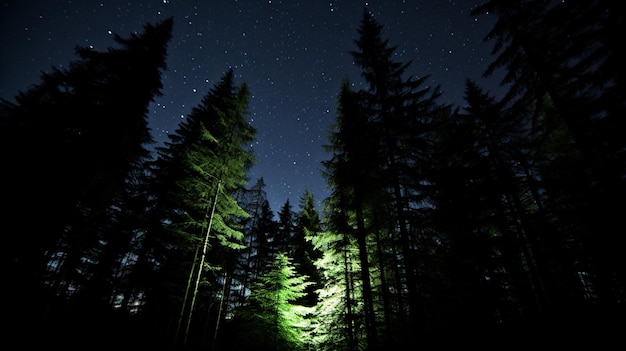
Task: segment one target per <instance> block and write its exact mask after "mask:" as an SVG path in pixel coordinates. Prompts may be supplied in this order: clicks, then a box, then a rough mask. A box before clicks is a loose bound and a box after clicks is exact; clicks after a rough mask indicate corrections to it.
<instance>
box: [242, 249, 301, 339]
mask: <svg viewBox="0 0 626 351" xmlns="http://www.w3.org/2000/svg"><path fill="white" fill-rule="evenodd" d="M307 279H308V277H306V276H301V275H297V274H296V271H295V268H294V267H293V264H292V263H291V259H290V258H289V257H288V256H286V255H285V254H284V253H278V255H276V257H275V259H274V262H273V263H272V264H271V266H270V267H268V269H267V272H266V273H265V274H263V275H261V276H259V277H258V279H257V281H255V282H254V283H253V284H252V286H251V293H250V296H249V299H248V301H249V305H248V306H245V307H243V308H241V309H240V310H239V312H238V313H240V315H241V318H243V319H244V320H245V321H246V323H245V327H246V328H247V329H246V331H245V334H244V335H242V337H243V338H244V339H245V340H247V341H248V342H249V343H250V344H249V345H248V347H251V348H254V349H258V350H305V349H306V346H307V343H308V341H307V337H306V332H307V329H308V322H307V319H306V318H307V316H308V314H310V313H311V311H312V310H311V308H309V307H305V306H301V305H296V304H294V302H295V301H296V300H298V299H299V298H301V297H303V296H304V295H305V294H306V293H305V289H306V287H307V286H308V285H310V284H311V282H308V281H307Z"/></svg>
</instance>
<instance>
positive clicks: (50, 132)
mask: <svg viewBox="0 0 626 351" xmlns="http://www.w3.org/2000/svg"><path fill="white" fill-rule="evenodd" d="M487 13H488V14H489V15H491V16H495V17H496V21H495V24H494V27H493V28H492V30H491V32H489V33H487V34H486V36H485V38H486V40H489V41H490V42H492V43H493V50H492V58H491V64H490V65H489V66H488V69H487V70H486V72H485V75H486V76H489V75H491V74H493V73H494V72H496V71H501V72H504V75H503V79H502V87H503V89H504V90H505V93H504V94H503V95H502V96H493V95H490V94H489V93H488V92H487V91H486V90H485V89H484V88H483V87H481V86H480V85H479V84H478V83H477V82H475V81H472V80H470V79H467V81H466V84H465V87H466V88H465V101H464V103H463V107H460V106H455V105H452V104H444V103H441V102H440V97H441V94H442V92H441V87H440V86H439V85H437V84H436V82H432V81H430V77H429V76H427V75H426V76H422V77H420V78H416V77H413V76H409V75H408V74H407V70H408V68H409V67H410V65H411V62H402V61H397V57H396V56H395V55H394V53H395V52H396V50H397V47H395V46H393V37H388V33H386V32H385V31H384V26H383V23H379V22H378V21H377V20H376V19H375V18H374V17H373V16H372V14H371V13H370V12H369V11H368V9H367V8H366V7H365V8H364V9H363V13H362V17H361V21H360V23H358V28H357V30H356V32H355V33H354V36H355V41H354V47H353V48H351V49H350V50H349V52H348V53H349V54H350V55H351V56H352V58H353V61H354V64H355V65H356V66H357V67H358V69H359V71H360V73H361V77H360V79H362V80H363V82H364V83H365V84H362V85H358V87H360V88H355V85H353V84H351V82H350V81H349V80H347V79H346V80H344V81H343V82H342V83H341V84H340V85H339V86H337V92H338V93H337V101H336V107H337V108H336V119H335V123H334V124H333V125H332V126H331V128H330V130H329V133H328V142H327V144H326V145H325V150H326V152H327V153H328V155H329V158H328V160H327V161H324V162H323V163H322V165H321V166H322V168H323V174H322V175H321V176H323V177H324V179H325V181H326V182H327V184H328V187H329V189H330V195H329V196H328V198H325V199H322V202H323V209H322V211H319V210H318V208H317V207H316V201H315V200H316V199H315V198H314V194H312V193H311V192H310V191H309V189H302V190H301V191H302V195H301V197H300V198H299V199H298V200H299V201H298V202H297V203H296V204H292V203H291V202H290V201H289V200H288V199H287V200H286V201H285V203H284V205H283V206H282V207H281V208H279V209H278V211H277V213H276V215H275V213H274V212H273V211H274V209H272V208H270V205H269V203H268V201H267V193H266V189H265V183H264V181H263V178H259V179H249V177H248V172H249V170H250V168H251V166H252V165H253V164H254V163H255V162H256V158H255V155H254V149H253V148H252V146H251V145H252V143H251V141H252V140H254V138H255V135H256V133H257V130H256V129H255V128H254V127H252V126H251V124H250V123H249V122H248V120H247V115H248V113H249V111H248V106H249V102H250V91H249V86H248V83H247V82H245V81H241V82H239V81H237V80H236V75H235V74H234V70H233V69H229V70H227V71H225V72H224V73H223V75H222V76H221V77H219V81H218V82H217V83H216V84H215V85H214V86H213V87H211V89H209V91H207V92H206V93H205V95H204V96H203V97H202V99H201V101H199V102H198V104H197V105H196V106H195V107H194V108H193V109H192V111H191V112H190V113H189V115H188V116H186V118H185V119H184V120H183V121H182V122H181V123H180V124H179V125H178V128H177V129H176V131H175V132H173V133H171V134H170V135H169V139H168V141H166V142H165V143H164V144H163V145H159V146H158V147H156V148H154V149H151V148H150V147H151V146H152V145H153V142H154V141H153V139H152V137H151V135H150V130H149V128H148V118H149V114H148V106H149V104H150V103H151V102H153V101H154V100H155V98H156V97H159V96H161V94H162V92H161V89H162V87H163V86H162V75H163V72H165V71H166V70H167V65H166V62H167V53H168V43H169V42H170V40H171V39H172V29H173V26H174V18H168V19H166V20H164V21H161V22H158V23H154V24H150V23H149V24H146V25H145V26H144V27H143V31H142V32H140V33H133V34H130V35H129V36H127V37H124V36H121V35H115V36H114V41H115V44H116V45H117V47H115V48H109V49H108V50H106V51H96V50H94V49H91V48H85V47H78V48H77V49H76V60H75V61H73V62H72V63H71V64H70V65H69V66H67V67H66V68H53V69H51V70H49V71H48V72H46V73H43V74H42V76H41V80H40V82H38V83H36V84H34V85H32V86H31V87H30V88H28V89H27V90H25V91H21V92H18V93H17V94H16V97H15V101H14V102H11V101H8V100H2V101H0V126H1V128H2V134H3V138H2V143H3V144H2V148H1V150H2V162H3V174H4V179H5V181H4V189H5V190H4V192H3V196H2V200H1V201H2V205H3V206H2V209H3V210H2V215H3V217H4V220H3V223H4V224H5V226H6V227H7V229H6V230H5V235H4V240H5V247H6V248H7V250H5V251H6V252H5V257H6V260H5V261H4V264H3V265H2V267H3V269H4V277H5V279H6V282H7V283H6V284H5V287H6V289H5V292H6V294H5V296H6V297H5V299H6V301H7V302H8V304H7V305H8V306H9V307H8V308H7V309H8V310H9V313H8V314H7V315H6V316H7V317H6V318H7V321H8V327H6V328H7V329H6V330H7V331H8V333H7V334H8V335H9V336H10V340H12V342H15V343H18V344H19V345H22V346H24V347H27V346H36V343H38V342H40V340H45V341H46V342H45V343H46V344H47V345H53V346H58V347H63V348H65V349H79V348H80V349H84V348H85V347H91V346H94V345H98V346H100V347H121V346H122V345H123V346H124V347H127V348H132V347H138V348H139V347H140V348H142V349H144V348H152V349H159V350H161V349H162V350H195V349H198V350H199V349H211V350H248V349H251V348H254V349H255V350H329V351H330V350H350V351H352V350H354V351H356V350H383V349H393V348H400V347H401V346H403V345H407V344H409V345H413V347H415V348H418V347H422V346H424V347H427V346H428V345H432V344H433V343H436V344H438V345H443V346H445V345H447V344H450V345H454V344H455V343H456V342H458V340H460V339H462V340H464V341H465V342H466V343H467V344H468V345H469V344H473V345H482V344H484V343H485V342H486V341H491V342H494V343H495V342H496V341H497V343H499V344H500V345H508V344H511V343H515V345H516V346H518V345H519V344H518V343H520V342H527V343H529V344H533V345H534V344H536V343H538V342H539V341H540V340H542V342H545V340H548V341H557V340H558V341H559V342H560V343H562V344H569V345H575V344H578V343H579V342H581V341H589V342H593V343H596V344H597V343H600V342H606V343H609V344H610V343H611V342H613V341H617V340H620V339H618V337H619V336H621V333H622V331H623V328H624V327H625V325H624V316H625V314H624V301H625V297H626V296H625V291H626V290H625V288H626V286H625V284H626V279H625V278H626V276H625V273H626V272H625V269H624V268H625V267H626V264H625V262H624V259H623V255H622V254H621V251H622V250H621V246H620V245H619V243H621V241H622V240H621V236H622V235H623V230H624V225H623V221H622V216H623V214H624V213H626V205H625V204H624V201H623V199H624V198H625V195H626V193H625V180H626V159H625V153H626V138H625V135H626V133H625V132H626V118H625V117H626V104H625V101H626V94H625V91H626V90H625V86H624V84H625V81H624V73H623V72H624V69H623V68H622V65H623V62H624V60H623V50H622V48H621V46H622V45H621V42H620V41H619V40H618V39H616V36H615V33H622V32H624V29H626V28H624V16H623V14H622V12H621V11H619V10H618V9H617V5H616V4H614V3H611V2H609V1H590V2H584V3H580V2H571V1H567V2H562V1H524V2H521V3H520V2H510V1H501V0H491V1H486V2H485V3H484V4H482V5H481V6H478V7H476V8H474V10H473V13H472V15H475V16H481V15H483V16H484V15H485V14H487ZM564 18H566V19H567V21H563V20H562V19H564ZM355 25H357V24H355ZM9 228H10V229H9ZM7 342H9V341H7ZM507 343H508V344H507Z"/></svg>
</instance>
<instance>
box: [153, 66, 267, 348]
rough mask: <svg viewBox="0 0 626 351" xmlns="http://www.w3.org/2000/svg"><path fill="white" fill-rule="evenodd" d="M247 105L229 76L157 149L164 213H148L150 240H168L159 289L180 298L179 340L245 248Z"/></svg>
mask: <svg viewBox="0 0 626 351" xmlns="http://www.w3.org/2000/svg"><path fill="white" fill-rule="evenodd" d="M248 99H249V93H248V88H247V85H246V84H245V83H243V84H241V85H240V86H236V85H235V83H234V74H233V71H232V70H228V71H227V72H226V73H225V74H224V75H223V76H222V77H221V80H220V81H219V82H218V83H217V84H216V85H215V86H214V87H213V88H212V89H211V90H210V91H209V93H208V94H207V95H206V96H205V97H204V98H203V99H202V101H201V103H200V104H199V105H198V106H196V107H194V108H193V109H192V111H191V113H190V114H189V115H188V117H187V119H186V120H185V121H184V122H183V123H181V125H180V126H179V128H178V129H177V130H176V132H175V133H174V134H173V135H172V137H171V141H170V142H168V143H167V144H166V145H165V146H164V147H162V148H159V149H158V151H159V158H158V159H157V160H156V163H155V175H154V179H155V182H154V184H155V187H156V189H155V190H156V191H157V193H156V194H157V195H156V196H158V197H159V200H160V201H164V203H165V204H168V206H169V207H167V208H163V207H162V206H160V207H158V208H155V211H157V212H156V213H155V214H154V216H156V217H157V218H158V217H159V216H161V218H160V219H159V220H158V221H156V222H153V223H152V225H153V226H154V225H156V228H153V230H154V234H156V235H166V236H165V237H166V238H168V241H166V242H165V244H167V245H168V246H169V248H168V249H167V251H168V252H167V255H165V256H163V259H164V260H165V261H164V262H162V263H161V265H162V268H161V272H160V274H161V275H163V279H164V280H163V281H164V282H167V285H163V286H161V287H160V288H167V289H171V288H169V287H174V290H172V291H171V292H169V293H167V294H170V295H172V296H178V297H179V298H180V300H179V301H178V302H176V303H174V304H173V305H177V304H178V306H179V307H178V308H179V311H181V313H180V318H179V321H178V322H177V324H178V329H177V333H176V337H178V338H180V337H182V336H183V335H184V338H187V337H188V335H187V332H186V331H185V329H187V330H189V325H190V323H191V322H192V318H191V317H192V314H193V313H194V311H195V309H196V308H199V307H198V304H200V306H202V307H203V308H202V309H201V310H204V311H207V309H208V306H213V304H212V301H211V300H212V299H213V298H215V296H218V295H219V292H220V291H221V290H222V289H221V288H222V286H220V285H219V284H218V281H220V280H219V279H220V278H221V277H222V276H223V275H224V274H227V275H232V270H233V269H234V267H235V260H236V254H235V251H237V250H239V249H241V248H243V247H244V246H243V233H242V231H241V230H242V227H241V218H243V217H247V216H248V214H247V213H246V212H245V211H244V210H243V209H242V208H241V207H240V206H239V204H238V203H237V201H236V200H235V198H234V196H235V195H236V193H237V191H238V190H239V189H240V188H241V187H244V186H245V185H246V178H245V173H246V171H247V170H248V169H249V167H250V166H251V165H252V163H253V162H254V156H253V154H252V152H251V150H250V149H249V145H250V142H251V141H252V140H253V139H254V134H255V132H256V130H255V129H254V128H253V127H252V126H251V125H250V124H249V123H248V122H247V121H246V119H245V118H244V117H245V115H246V114H247V106H248ZM159 208H160V209H159ZM159 226H165V227H164V229H165V231H163V230H162V229H160V228H159ZM148 235H150V233H148ZM200 283H202V284H200ZM201 287H206V288H208V291H200V290H202V289H200V288H201ZM157 291H158V290H157ZM200 296H205V297H206V298H205V299H200V298H199V297H200ZM207 299H208V300H207ZM211 312H212V313H214V312H215V311H211ZM200 317H201V318H209V317H208V316H200ZM212 318H221V316H212ZM179 340H181V339H179ZM182 340H184V339H182ZM183 342H184V341H183Z"/></svg>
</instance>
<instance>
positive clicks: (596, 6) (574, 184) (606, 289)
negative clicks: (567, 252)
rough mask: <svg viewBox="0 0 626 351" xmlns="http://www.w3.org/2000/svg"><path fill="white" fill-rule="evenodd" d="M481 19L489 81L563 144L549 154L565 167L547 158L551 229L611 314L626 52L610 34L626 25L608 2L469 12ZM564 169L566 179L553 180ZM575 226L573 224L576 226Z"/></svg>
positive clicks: (617, 289) (618, 283) (615, 296)
mask: <svg viewBox="0 0 626 351" xmlns="http://www.w3.org/2000/svg"><path fill="white" fill-rule="evenodd" d="M485 12H490V13H492V14H494V15H495V16H496V17H497V19H498V20H497V22H496V24H495V25H494V27H493V29H492V31H491V32H490V33H489V34H488V36H489V37H491V38H494V39H495V44H494V48H493V53H494V55H497V56H496V58H495V60H494V61H493V62H492V63H491V65H490V66H489V68H488V70H487V71H486V73H485V74H492V73H493V72H494V71H496V70H498V69H500V68H503V69H504V70H505V73H506V74H505V76H504V79H503V84H506V85H507V86H508V88H507V94H506V96H505V101H506V102H509V103H510V104H511V106H512V107H513V108H516V109H518V110H521V111H522V113H523V111H530V112H531V113H528V112H527V114H528V115H529V116H531V117H532V119H529V121H528V123H529V125H532V126H533V127H535V128H537V129H538V130H542V131H543V133H544V140H550V141H556V140H560V142H559V143H558V144H552V148H551V149H549V148H546V149H545V150H546V151H547V152H555V151H558V150H557V149H555V148H554V146H555V145H557V146H558V147H559V148H560V150H561V151H562V153H561V156H566V157H567V158H566V157H560V158H557V157H555V156H556V155H549V154H547V155H546V156H545V160H547V161H548V162H545V163H544V165H543V166H544V167H546V166H547V167H548V168H546V169H545V174H544V179H545V180H549V182H544V183H543V186H545V187H546V189H545V192H544V193H545V194H550V198H551V199H559V198H561V201H556V202H549V203H546V204H550V207H551V208H550V212H551V213H554V214H556V213H559V214H560V215H559V216H558V217H554V218H553V220H556V221H557V223H559V226H562V228H563V229H566V230H567V231H568V232H569V234H570V236H571V237H570V241H569V242H570V243H574V245H570V248H571V249H572V251H571V254H572V255H576V256H579V258H578V262H579V264H580V266H579V267H578V269H577V271H578V272H581V271H584V272H585V275H586V278H585V279H584V280H589V279H590V280H591V281H593V285H594V291H595V292H594V294H592V295H595V298H597V302H598V303H600V304H602V305H605V307H606V309H607V310H611V309H614V308H615V306H616V302H617V301H621V300H623V296H624V288H623V287H624V285H625V270H624V269H623V268H621V267H624V266H625V265H624V264H623V259H622V258H620V257H621V254H620V253H619V251H616V250H615V247H616V246H617V243H618V238H619V237H620V234H618V233H617V232H616V231H615V228H618V227H619V223H620V215H619V214H618V213H622V212H623V211H624V207H623V206H621V205H617V206H615V205H614V204H621V203H622V202H621V201H619V200H618V198H622V197H623V196H624V194H625V191H626V184H625V181H624V179H626V178H625V177H624V175H625V174H626V169H625V167H624V165H625V164H626V162H624V158H623V157H624V153H623V149H624V138H623V137H617V134H623V131H624V127H625V126H624V122H623V121H624V119H623V118H621V116H623V115H624V104H623V101H624V89H623V79H622V77H623V74H621V73H615V72H621V71H620V70H619V69H617V71H613V69H614V68H615V66H614V63H615V62H616V59H617V58H618V57H621V55H623V53H621V50H617V48H616V46H615V43H614V40H613V39H611V36H610V35H608V34H607V33H609V31H611V30H614V29H619V28H623V27H624V16H623V14H622V13H621V12H619V11H615V9H614V7H613V4H610V3H609V2H607V1H591V2H585V3H571V2H560V1H549V0H546V1H525V2H523V3H521V4H512V3H507V2H506V1H497V0H494V1H488V2H486V3H485V4H483V5H482V6H479V7H477V8H476V9H474V11H473V13H474V14H481V13H485ZM563 18H567V19H568V21H563V20H562V19H563ZM607 69H609V70H607ZM616 133H617V134H616ZM566 149H568V150H566ZM620 150H622V151H620ZM559 164H561V166H559ZM563 165H567V167H568V169H569V171H567V172H565V171H564V172H559V171H557V169H558V167H560V168H561V169H563V168H562V166H563ZM546 176H549V177H550V179H548V178H547V177H546ZM555 176H556V177H557V178H554V177H555ZM572 221H574V222H575V223H577V225H575V226H570V223H572ZM575 246H578V247H579V248H575ZM572 273H573V272H572ZM574 274H578V273H574ZM584 285H585V286H587V287H589V284H588V283H585V284H584ZM617 304H619V303H617Z"/></svg>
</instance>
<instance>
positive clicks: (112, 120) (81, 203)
mask: <svg viewBox="0 0 626 351" xmlns="http://www.w3.org/2000/svg"><path fill="white" fill-rule="evenodd" d="M172 28H173V19H172V18H168V19H166V20H164V21H162V22H159V23H157V24H155V25H153V24H147V25H145V26H144V31H143V32H142V33H141V34H131V35H130V37H128V38H123V37H121V36H119V35H117V34H116V35H115V36H114V40H115V42H116V44H118V45H119V47H118V48H109V49H108V50H107V51H104V52H99V51H95V50H93V49H90V48H84V47H78V48H77V49H76V54H77V56H78V59H77V60H75V61H73V62H71V63H70V64H69V66H68V68H64V69H57V68H54V69H52V70H51V71H50V72H49V73H44V74H42V82H41V83H40V84H37V85H33V86H32V87H30V88H29V89H28V90H27V91H25V92H19V93H18V94H17V96H16V98H15V103H12V102H9V101H7V100H3V101H2V102H1V103H0V116H1V119H2V125H3V128H4V130H3V131H4V132H5V138H3V144H2V147H1V149H2V150H3V151H2V152H3V154H2V160H3V163H4V169H5V170H6V171H5V174H4V175H5V177H6V178H5V179H6V183H5V184H7V185H8V184H10V185H8V189H7V191H5V192H3V194H4V195H3V197H2V200H1V201H2V202H3V208H6V211H3V215H6V216H7V217H6V222H7V223H10V222H13V223H15V225H14V226H12V227H13V228H15V233H14V235H11V236H10V237H9V238H8V239H9V240H10V241H9V242H8V245H9V247H11V249H10V250H9V251H10V253H9V254H8V256H9V257H8V258H9V259H8V261H9V262H10V265H8V266H5V265H3V266H4V267H5V268H7V269H8V271H9V272H12V273H11V275H10V276H12V277H14V278H15V279H18V280H19V281H21V283H18V284H16V285H15V286H16V287H21V286H23V287H26V288H28V289H30V288H34V287H36V286H37V285H39V283H41V282H44V281H45V282H46V283H48V286H49V287H50V288H51V289H53V290H56V291H55V292H54V294H55V295H57V296H70V295H73V296H78V294H76V292H77V291H81V290H83V289H84V288H85V286H86V284H87V283H88V282H90V283H94V284H95V283H96V280H100V282H101V283H98V284H95V285H97V286H99V287H102V288H103V289H100V288H94V289H91V290H90V292H89V293H88V294H92V295H93V294H95V295H97V299H102V300H103V302H104V303H107V302H108V299H109V298H111V296H110V294H111V289H110V284H109V280H110V279H111V278H112V275H113V274H114V272H113V271H114V270H116V267H115V266H116V265H118V264H119V260H120V259H121V258H120V256H118V255H119V254H120V251H123V250H125V249H127V246H128V245H129V243H130V241H131V240H132V235H129V233H128V232H125V233H120V232H118V231H116V230H111V228H110V224H111V223H109V222H110V221H111V218H110V216H114V217H115V218H116V219H119V212H118V213H117V214H116V213H115V212H116V211H117V210H116V209H117V207H116V206H119V205H120V203H118V202H116V201H117V200H120V199H121V198H123V197H125V196H126V195H125V194H124V193H125V192H127V191H129V184H130V183H131V182H134V181H136V178H135V176H136V175H137V174H138V173H137V169H138V168H139V167H142V162H143V161H145V159H146V158H147V156H148V152H147V149H146V147H147V144H148V143H150V142H152V138H151V136H150V133H149V129H148V127H147V117H148V106H149V104H150V103H151V102H152V101H153V99H154V98H155V96H159V95H160V94H161V88H162V83H161V72H162V70H165V69H166V63H165V59H166V54H167V44H168V42H169V40H170V38H171V35H172ZM33 218H36V220H33ZM118 233H119V234H122V235H118ZM46 269H49V270H48V272H47V275H46V273H44V272H45V271H46ZM24 279H31V281H28V282H24V281H23V280H24ZM17 291H19V290H17ZM20 295H22V293H21V292H20V293H18V295H17V296H20ZM29 295H30V294H24V295H23V296H29Z"/></svg>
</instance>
